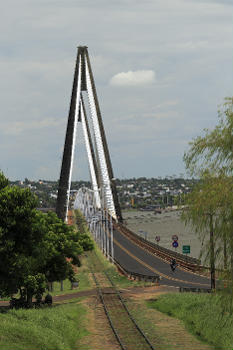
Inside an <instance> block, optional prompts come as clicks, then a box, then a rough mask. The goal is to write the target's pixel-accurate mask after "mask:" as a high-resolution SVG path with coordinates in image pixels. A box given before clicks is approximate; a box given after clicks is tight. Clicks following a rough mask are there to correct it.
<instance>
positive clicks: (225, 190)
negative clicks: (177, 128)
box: [184, 97, 233, 283]
mask: <svg viewBox="0 0 233 350" xmlns="http://www.w3.org/2000/svg"><path fill="white" fill-rule="evenodd" d="M218 116H219V122H218V124H217V126H216V127H215V128H214V129H213V130H207V129H206V130H204V136H199V137H196V138H195V139H194V140H193V141H192V142H190V148H189V150H188V151H187V152H186V153H185V154H184V162H185V165H186V168H187V170H188V171H189V172H190V174H192V175H196V176H200V177H201V178H204V179H205V181H206V178H205V174H206V173H208V174H211V173H212V174H213V173H214V174H215V175H214V176H213V179H211V181H209V180H207V182H205V181H204V184H203V181H202V182H201V184H200V186H202V187H199V190H196V191H194V193H193V194H191V195H190V196H189V199H188V200H189V205H190V207H192V209H193V211H195V210H196V214H195V215H196V224H195V225H197V228H198V227H199V226H200V225H205V224H206V219H205V217H206V212H210V211H209V208H212V212H213V215H212V218H213V219H212V223H211V222H209V225H210V226H211V225H212V226H213V231H214V232H215V242H217V241H219V243H218V246H217V248H216V253H221V252H222V253H223V262H224V269H225V271H226V272H227V274H228V278H230V279H231V282H232V283H233V229H232V227H233V196H232V192H233V185H232V183H233V177H232V171H233V98H232V97H228V98H226V99H225V102H224V103H223V105H222V106H221V107H220V108H219V110H218ZM203 186H204V187H203ZM198 191H199V192H198ZM204 193H205V194H206V196H205V195H204ZM195 196H196V197H197V198H198V197H202V200H203V203H204V206H202V207H199V208H198V207H196V208H195V205H194V203H196V202H195ZM192 197H193V198H192ZM192 200H194V202H193V204H192V203H191V201H192ZM186 215H187V214H186ZM197 215H200V221H201V223H198V222H197V221H198V218H197ZM190 220H191V219H190ZM220 242H223V244H221V243H220ZM209 248H210V251H212V248H211V244H210V245H209ZM228 256H229V257H230V261H229V260H228Z"/></svg>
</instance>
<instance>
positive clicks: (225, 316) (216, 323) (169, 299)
mask: <svg viewBox="0 0 233 350" xmlns="http://www.w3.org/2000/svg"><path fill="white" fill-rule="evenodd" d="M147 306H148V307H150V308H155V309H157V310H159V311H161V312H164V313H166V314H168V315H170V316H173V317H176V318H178V319H180V320H182V321H183V322H184V324H185V326H186V327H187V329H188V330H189V331H191V332H192V333H193V334H195V335H197V336H199V337H200V338H201V339H202V340H204V341H206V342H208V343H209V344H212V345H214V346H215V347H216V349H218V350H220V349H224V350H231V349H233V315H230V314H229V312H226V311H225V310H224V308H223V306H222V298H221V297H220V296H219V295H209V294H192V293H182V294H166V295H162V296H161V297H159V299H158V300H156V301H148V302H147Z"/></svg>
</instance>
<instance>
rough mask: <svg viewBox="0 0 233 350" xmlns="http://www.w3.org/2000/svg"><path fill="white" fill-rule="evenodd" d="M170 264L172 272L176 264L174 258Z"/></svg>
mask: <svg viewBox="0 0 233 350" xmlns="http://www.w3.org/2000/svg"><path fill="white" fill-rule="evenodd" d="M170 266H171V270H172V272H174V271H175V269H176V266H177V263H176V259H172V260H171V263H170Z"/></svg>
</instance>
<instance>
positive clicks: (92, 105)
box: [56, 46, 122, 221]
mask: <svg viewBox="0 0 233 350" xmlns="http://www.w3.org/2000/svg"><path fill="white" fill-rule="evenodd" d="M86 101H88V104H89V107H88V108H85V102H86ZM87 111H88V113H87ZM78 122H80V123H81V124H82V129H83V135H84V140H85V147H86V151H87V158H88V164H89V171H90V178H91V184H92V190H93V197H94V201H95V206H96V208H98V209H100V208H101V206H102V203H101V199H100V193H101V196H102V198H103V200H104V203H105V209H106V210H107V211H108V213H109V214H110V215H111V216H112V217H113V218H114V219H115V220H119V221H122V216H121V209H120V205H119V201H118V196H117V191H116V185H115V179H114V176H113V170H112V164H111V159H110V154H109V150H108V145H107V140H106V136H105V131H104V126H103V121H102V117H101V113H100V107H99V103H98V98H97V93H96V88H95V83H94V77H93V74H92V70H91V65H90V59H89V55H88V51H87V47H86V46H80V47H78V53H77V59H76V66H75V73H74V81H73V88H72V95H71V102H70V111H69V117H68V123H67V130H66V138H65V145H64V151H63V159H62V167H61V174H60V180H59V187H58V197H57V207H56V212H57V215H58V216H59V217H60V218H61V219H63V220H67V212H68V207H69V196H70V188H71V176H72V170H73V161H74V151H75V141H76V131H77V126H78Z"/></svg>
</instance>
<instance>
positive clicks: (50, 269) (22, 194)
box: [0, 186, 93, 304]
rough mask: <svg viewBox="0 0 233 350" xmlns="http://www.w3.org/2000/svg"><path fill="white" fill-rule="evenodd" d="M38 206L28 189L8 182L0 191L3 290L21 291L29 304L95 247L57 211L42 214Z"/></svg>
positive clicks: (0, 277) (0, 285)
mask: <svg viewBox="0 0 233 350" xmlns="http://www.w3.org/2000/svg"><path fill="white" fill-rule="evenodd" d="M36 207H37V198H36V197H35V196H34V195H33V194H32V193H31V192H30V190H29V189H20V188H19V187H16V186H13V187H9V186H6V187H4V188H3V189H2V190H1V191H0V261H1V262H4V264H3V263H2V264H0V294H1V295H3V296H11V295H13V294H14V293H16V292H18V291H19V292H20V295H21V298H24V297H25V298H26V301H27V303H28V304H30V303H31V301H32V297H33V296H36V297H38V298H40V297H41V296H42V294H43V292H44V291H45V287H46V283H47V282H52V281H56V280H61V279H65V278H67V277H68V276H72V271H73V270H72V264H74V263H79V259H78V255H79V254H81V253H82V252H83V250H84V249H87V248H90V249H91V248H92V247H93V244H92V242H91V240H90V238H89V237H85V239H84V237H81V236H80V233H79V232H78V231H77V230H74V228H73V227H68V226H67V225H66V224H64V223H63V222H62V221H61V220H60V219H58V217H57V216H56V214H55V213H48V214H43V213H41V212H39V211H37V210H36ZM67 258H70V259H67ZM73 274H74V273H73Z"/></svg>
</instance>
